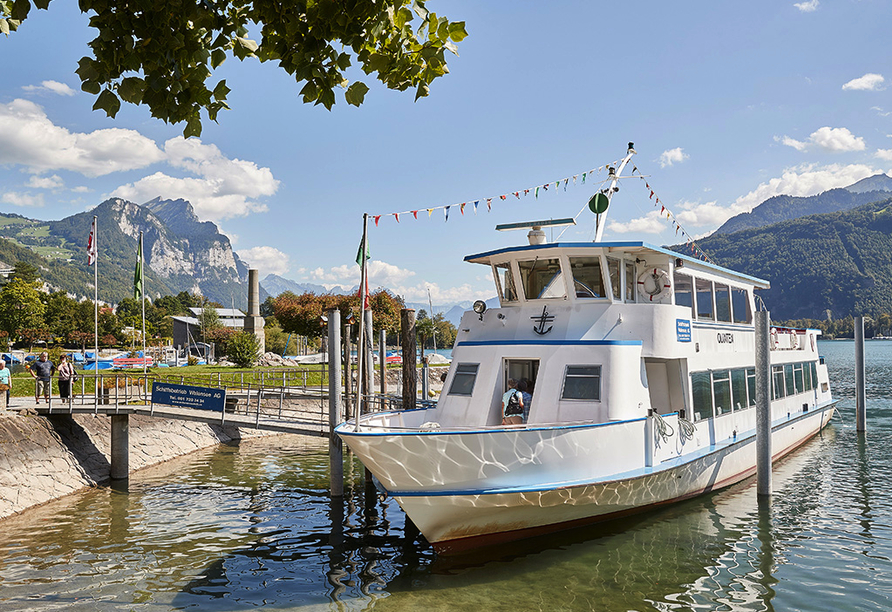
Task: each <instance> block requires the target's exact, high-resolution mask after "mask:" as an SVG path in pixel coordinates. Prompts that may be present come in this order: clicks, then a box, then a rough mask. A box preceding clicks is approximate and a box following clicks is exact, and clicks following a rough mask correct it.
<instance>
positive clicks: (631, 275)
mask: <svg viewBox="0 0 892 612" xmlns="http://www.w3.org/2000/svg"><path fill="white" fill-rule="evenodd" d="M635 284H636V283H635V264H633V263H632V262H631V261H627V262H626V301H627V302H634V301H635Z"/></svg>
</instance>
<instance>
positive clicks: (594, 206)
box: [588, 193, 610, 215]
mask: <svg viewBox="0 0 892 612" xmlns="http://www.w3.org/2000/svg"><path fill="white" fill-rule="evenodd" d="M609 205H610V200H608V199H607V196H606V195H604V194H603V193H596V194H595V195H593V196H592V197H591V198H590V199H589V201H588V207H589V208H590V209H591V211H592V212H593V213H595V214H596V215H600V214H601V213H603V212H605V211H606V210H607V207H608V206H609Z"/></svg>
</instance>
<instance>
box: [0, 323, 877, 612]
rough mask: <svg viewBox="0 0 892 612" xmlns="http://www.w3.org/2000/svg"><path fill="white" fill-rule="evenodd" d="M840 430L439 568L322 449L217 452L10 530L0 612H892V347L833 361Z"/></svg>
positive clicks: (43, 510) (841, 354) (286, 441)
mask: <svg viewBox="0 0 892 612" xmlns="http://www.w3.org/2000/svg"><path fill="white" fill-rule="evenodd" d="M821 352H822V354H824V355H825V356H826V358H827V361H828V364H829V366H830V370H831V372H830V376H831V381H832V383H833V389H834V394H835V395H836V397H838V398H840V399H841V400H842V401H841V402H840V415H839V416H837V417H835V419H834V421H833V422H832V423H831V425H830V426H829V427H828V428H827V429H826V430H825V431H824V433H823V434H822V435H820V436H819V437H817V438H815V439H814V440H813V441H812V442H810V443H808V444H807V445H806V446H804V447H802V448H801V449H800V450H799V451H797V452H796V453H795V454H794V455H793V456H792V457H791V458H789V459H787V460H785V461H783V462H781V463H779V464H777V465H776V466H775V474H774V485H775V495H774V496H773V497H772V501H771V503H770V504H763V505H761V506H760V504H759V503H757V501H756V492H755V484H754V482H753V481H752V480H750V481H746V482H744V483H742V484H740V485H738V486H735V487H732V488H730V489H726V490H724V491H721V492H719V493H716V494H712V495H708V496H703V497H700V498H697V499H694V500H689V501H687V502H684V503H681V504H677V505H674V506H671V507H668V508H666V509H663V510H660V511H656V512H650V513H647V514H643V515H640V516H637V517H634V518H630V519H625V520H621V521H617V522H614V523H610V524H607V525H601V526H596V527H592V528H587V529H585V530H578V531H573V532H567V533H563V534H560V535H557V536H549V537H547V538H542V539H538V540H533V541H528V542H524V543H519V544H515V545H512V546H509V547H501V548H499V550H498V551H490V552H487V553H477V554H473V555H469V556H465V557H459V558H438V557H437V555H436V554H435V553H433V552H432V550H431V548H430V547H429V546H428V545H427V544H426V543H425V542H424V541H423V539H421V538H418V537H416V536H415V534H414V533H412V532H411V530H409V531H408V532H407V529H406V526H405V522H404V516H403V514H402V511H401V510H400V509H399V507H398V506H397V505H396V504H395V503H394V502H393V501H392V500H385V501H382V500H380V499H379V498H378V496H377V495H376V493H375V492H374V491H370V490H367V489H366V487H365V485H364V480H363V477H362V471H361V468H360V466H359V465H358V464H350V465H349V468H350V469H352V478H351V480H350V482H349V486H348V493H349V495H348V496H347V498H346V499H345V501H344V502H342V503H333V502H331V501H330V500H329V499H328V497H327V495H326V493H327V484H328V482H327V478H328V477H327V466H328V458H327V455H326V453H325V448H324V447H322V446H321V445H320V444H319V442H318V441H316V440H309V439H302V438H297V437H276V438H272V439H265V440H254V441H246V442H243V443H242V444H241V445H240V446H221V447H219V448H217V449H211V450H206V451H201V452H199V453H195V454H193V455H190V456H189V457H186V458H182V459H179V460H176V461H174V462H170V463H167V464H164V465H162V466H156V467H154V468H150V469H148V470H143V471H141V472H139V473H137V474H135V475H134V476H133V477H132V478H131V480H130V484H129V491H128V492H120V491H115V490H113V489H110V488H102V489H96V490H90V491H86V492H84V493H80V494H76V495H72V496H70V497H68V498H65V499H63V500H59V501H56V502H53V503H50V504H47V505H45V506H42V507H40V508H37V509H34V510H31V511H28V512H27V513H25V514H24V515H22V516H17V517H12V518H10V519H7V520H4V521H2V522H0V534H2V535H0V610H2V611H4V612H5V611H7V610H56V609H59V610H62V609H64V610H120V609H126V610H171V609H177V610H179V609H196V610H197V609H200V610H249V609H254V608H257V607H260V606H264V607H265V608H267V609H271V610H291V609H301V610H338V611H341V610H344V611H347V610H369V609H372V608H374V609H375V610H385V611H387V610H400V611H402V610H406V611H408V610H413V611H414V610H426V611H433V610H486V611H487V612H488V611H490V610H506V611H511V612H518V611H522V610H549V611H550V610H610V611H613V610H616V611H620V612H621V611H627V610H661V611H662V610H778V611H780V610H808V611H812V610H834V611H837V610H889V609H892V561H890V558H892V453H890V452H889V448H890V444H892V392H890V390H889V383H888V381H890V380H892V342H881V341H875V342H868V343H867V348H866V362H867V380H868V389H867V393H868V429H869V431H868V432H867V434H866V435H864V436H859V435H858V434H857V433H856V432H855V429H854V399H853V397H854V372H853V363H854V344H853V343H852V342H850V341H849V342H845V341H840V342H822V343H821Z"/></svg>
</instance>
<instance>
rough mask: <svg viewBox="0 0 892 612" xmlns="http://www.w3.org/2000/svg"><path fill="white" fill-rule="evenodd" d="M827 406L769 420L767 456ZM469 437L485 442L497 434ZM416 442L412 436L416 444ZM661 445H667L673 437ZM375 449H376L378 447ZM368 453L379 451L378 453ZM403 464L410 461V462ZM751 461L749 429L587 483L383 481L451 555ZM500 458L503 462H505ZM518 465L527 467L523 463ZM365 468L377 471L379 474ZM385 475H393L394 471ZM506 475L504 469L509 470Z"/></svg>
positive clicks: (794, 442) (606, 513) (693, 486)
mask: <svg viewBox="0 0 892 612" xmlns="http://www.w3.org/2000/svg"><path fill="white" fill-rule="evenodd" d="M834 410H835V402H833V403H830V404H827V405H825V406H823V407H818V408H814V409H812V410H810V411H808V412H803V413H801V414H799V415H797V416H795V417H791V418H787V419H783V420H781V421H780V422H775V424H774V425H773V428H772V449H773V455H774V457H775V458H780V457H782V456H784V455H786V454H788V453H789V452H791V451H792V450H794V449H795V448H796V447H798V446H800V445H801V444H803V443H804V442H806V441H807V440H809V439H810V438H811V437H813V436H814V435H815V434H817V433H818V432H819V431H820V430H821V429H822V428H823V427H824V426H826V425H827V423H828V422H829V421H830V418H831V417H832V415H833V412H834ZM531 433H532V432H530V434H531ZM345 434H346V432H343V433H342V435H343V437H344V439H345V441H347V443H348V445H350V446H351V448H353V450H354V451H355V452H357V454H358V455H359V456H360V458H361V459H363V461H364V462H365V461H368V462H369V463H366V465H367V466H370V464H371V466H373V465H374V464H375V460H374V458H373V457H372V456H371V455H369V456H364V455H365V453H366V452H367V451H369V450H370V449H369V447H367V446H364V445H363V444H361V443H359V438H357V437H354V436H350V435H345ZM468 435H474V434H463V435H462V437H463V438H465V440H463V441H462V442H461V446H462V447H465V446H467V445H468V441H467V437H468ZM476 435H477V436H482V437H488V438H490V440H491V439H492V436H493V435H497V434H494V433H492V432H489V433H478V434H476ZM591 435H592V436H594V435H596V434H594V433H593V434H591ZM439 437H440V438H441V440H439V441H437V442H436V445H437V446H439V447H440V451H441V452H440V453H438V456H439V457H441V458H442V459H445V458H447V457H449V455H450V452H449V451H450V448H449V446H450V445H449V443H448V442H443V440H442V439H444V436H442V435H441V436H439ZM603 437H609V438H614V440H613V441H614V443H619V444H620V445H622V444H623V441H622V440H621V439H619V438H622V436H616V435H614V434H612V433H611V434H609V435H608V436H603ZM408 438H412V436H408ZM435 438H436V436H431V437H428V438H427V440H431V441H433V439H435ZM418 439H419V438H415V441H416V442H417V440H418ZM421 439H424V438H423V437H422V438H421ZM445 439H448V438H445ZM592 439H594V438H592ZM602 442H603V441H602ZM666 442H669V443H671V442H672V440H667V441H666ZM689 444H690V443H689ZM665 446H671V444H666V445H665ZM580 448H581V447H580ZM376 451H380V448H377V449H376ZM374 454H376V455H378V456H380V453H379V452H375V453H374ZM411 454H412V455H415V456H416V457H421V455H417V454H415V453H411ZM586 454H587V455H588V453H586ZM396 455H399V453H396ZM565 458H566V459H568V461H567V464H568V465H569V464H570V463H573V464H574V465H577V466H578V465H579V464H580V463H583V464H584V463H589V464H590V465H592V468H591V469H592V472H593V473H596V472H597V471H598V469H597V467H596V464H595V463H593V462H591V459H592V457H588V458H587V460H586V461H583V462H579V461H575V460H572V459H573V458H571V457H565ZM404 461H405V463H412V461H411V460H404ZM755 461H756V450H755V432H754V430H749V431H747V432H745V433H744V434H742V435H739V436H736V437H733V438H731V439H729V440H726V441H725V442H722V443H718V444H708V445H706V446H701V447H700V448H692V449H691V450H689V451H688V452H683V453H680V454H675V455H671V454H670V455H668V456H664V458H663V459H662V460H658V461H655V462H653V463H654V464H653V465H652V466H651V467H640V468H639V469H632V470H626V471H624V472H622V473H617V472H616V471H614V472H613V475H612V476H603V475H600V476H594V477H592V478H591V479H588V480H586V479H584V478H583V479H576V480H573V481H570V480H566V481H564V482H547V483H546V482H543V481H541V480H540V481H538V484H537V482H535V481H531V480H530V475H531V474H530V473H526V474H523V475H522V476H521V478H520V479H518V480H517V481H515V482H510V481H507V480H505V479H504V478H503V479H502V481H501V484H499V485H496V486H493V481H492V480H491V479H481V480H479V481H478V485H479V486H478V487H476V488H474V487H472V486H467V482H463V483H462V484H463V487H462V488H461V489H456V488H453V487H450V486H449V485H448V483H442V484H440V485H439V486H435V487H429V488H428V490H425V487H423V486H420V485H421V483H420V482H419V481H418V480H417V478H415V477H414V476H412V475H411V474H410V473H409V474H407V475H408V476H409V477H410V478H412V479H415V480H416V482H418V484H419V486H418V487H415V488H414V490H408V489H407V487H406V486H405V482H406V481H404V482H402V483H401V482H394V481H392V480H391V481H389V484H390V485H391V487H396V488H398V489H401V490H392V489H391V490H390V493H391V494H392V495H393V497H394V498H395V499H396V500H397V502H398V503H399V504H400V506H401V507H402V508H403V510H404V511H405V512H406V514H407V515H408V516H409V517H410V518H411V519H412V521H413V522H414V523H415V525H416V526H417V527H418V528H419V530H420V531H421V532H422V533H423V534H424V535H425V537H426V538H427V539H428V541H429V542H430V543H431V544H432V545H433V546H434V548H435V549H436V550H437V551H438V552H440V553H444V554H455V553H460V552H463V551H466V550H470V549H473V548H478V547H483V546H489V545H494V544H498V543H502V542H506V541H511V540H517V539H522V538H527V537H533V536H536V535H541V534H544V533H549V532H553V531H560V530H564V529H570V528H574V527H577V526H582V525H586V524H590V523H595V522H599V521H604V520H609V519H613V518H618V517H621V516H625V515H629V514H632V513H636V512H641V511H644V510H647V509H650V508H654V507H658V506H661V505H665V504H668V503H672V502H675V501H680V500H683V499H687V498H690V497H694V496H696V495H700V494H702V493H707V492H709V491H714V490H716V489H719V488H722V487H726V486H730V485H732V484H734V483H736V482H739V481H741V480H743V479H744V478H746V477H748V476H750V475H751V474H753V473H754V472H755V470H756V464H755ZM499 462H500V463H503V464H504V463H505V459H504V458H502V459H500V460H499ZM415 463H418V462H417V461H416V462H415ZM602 463H605V464H609V459H608V458H607V457H606V456H605V458H604V460H603V461H602ZM443 464H445V465H450V464H451V462H450V461H443ZM524 465H525V466H529V465H530V463H529V462H526V463H524ZM371 466H370V469H372V472H373V473H375V474H376V476H378V473H382V472H379V470H376V469H373V468H372V467H371ZM379 467H380V466H379ZM522 471H523V470H521V472H522ZM376 472H378V473H376ZM570 472H571V473H572V472H573V470H570ZM390 473H391V475H392V473H393V471H392V470H391V471H390ZM506 473H510V470H509V471H507V472H506ZM382 475H383V473H382ZM575 475H577V474H574V476H575ZM523 481H525V483H526V484H525V483H524V482H523Z"/></svg>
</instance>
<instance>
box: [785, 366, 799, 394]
mask: <svg viewBox="0 0 892 612" xmlns="http://www.w3.org/2000/svg"><path fill="white" fill-rule="evenodd" d="M784 380H785V381H786V386H787V395H796V386H795V385H794V384H793V364H792V363H788V364H786V365H784Z"/></svg>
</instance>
